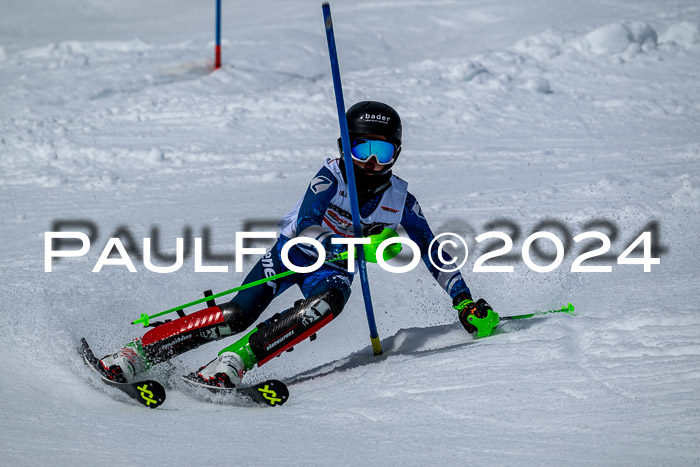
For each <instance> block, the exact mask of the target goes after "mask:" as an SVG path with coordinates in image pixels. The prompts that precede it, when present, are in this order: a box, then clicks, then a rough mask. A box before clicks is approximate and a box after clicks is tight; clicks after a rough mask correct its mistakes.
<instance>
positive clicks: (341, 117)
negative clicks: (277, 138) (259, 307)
mask: <svg viewBox="0 0 700 467" xmlns="http://www.w3.org/2000/svg"><path fill="white" fill-rule="evenodd" d="M321 8H322V9H323V23H324V25H325V28H326V42H327V43H328V55H329V57H330V60H331V74H332V75H333V89H334V91H335V104H336V107H337V110H338V123H339V124H340V139H341V142H342V147H343V148H345V151H346V152H345V154H346V155H347V156H346V157H345V158H344V159H345V174H346V177H347V179H348V180H347V182H348V183H347V185H348V194H349V195H350V211H351V213H352V227H353V233H354V235H355V237H356V238H362V221H361V218H360V203H359V201H358V199H357V189H356V186H355V171H354V167H353V162H352V157H350V132H349V131H348V121H347V118H346V117H345V101H344V100H343V86H342V84H341V82H340V65H339V64H338V50H337V49H336V46H335V34H334V32H333V19H332V18H331V6H330V5H329V4H328V3H327V2H325V3H323V5H322V6H321ZM357 264H358V266H359V269H360V283H361V285H362V297H363V298H364V300H365V313H366V314H367V324H368V325H369V338H370V342H371V343H372V351H373V352H374V355H381V353H382V342H381V341H380V340H379V333H378V332H377V323H376V322H375V320H374V307H373V306H372V296H371V295H370V290H369V277H368V276H367V265H366V263H365V253H364V250H363V249H362V248H360V249H359V251H358V255H357Z"/></svg>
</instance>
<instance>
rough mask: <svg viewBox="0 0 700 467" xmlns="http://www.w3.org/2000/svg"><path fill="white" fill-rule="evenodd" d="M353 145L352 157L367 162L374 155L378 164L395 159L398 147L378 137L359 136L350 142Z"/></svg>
mask: <svg viewBox="0 0 700 467" xmlns="http://www.w3.org/2000/svg"><path fill="white" fill-rule="evenodd" d="M350 146H352V150H351V152H352V158H353V159H355V160H357V161H360V162H367V161H368V160H370V158H372V157H373V156H374V158H375V159H376V160H377V163H378V164H382V165H385V164H389V163H390V162H392V161H393V160H394V153H395V152H396V148H395V147H394V145H393V144H391V143H390V142H388V141H381V140H376V139H365V138H357V139H354V140H353V141H352V143H351V144H350Z"/></svg>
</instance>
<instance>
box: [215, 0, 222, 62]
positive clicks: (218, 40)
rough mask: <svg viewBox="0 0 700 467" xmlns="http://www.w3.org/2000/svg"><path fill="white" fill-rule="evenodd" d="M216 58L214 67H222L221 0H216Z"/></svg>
mask: <svg viewBox="0 0 700 467" xmlns="http://www.w3.org/2000/svg"><path fill="white" fill-rule="evenodd" d="M215 47H216V50H215V54H216V59H215V60H214V69H218V68H221V0H216V46H215Z"/></svg>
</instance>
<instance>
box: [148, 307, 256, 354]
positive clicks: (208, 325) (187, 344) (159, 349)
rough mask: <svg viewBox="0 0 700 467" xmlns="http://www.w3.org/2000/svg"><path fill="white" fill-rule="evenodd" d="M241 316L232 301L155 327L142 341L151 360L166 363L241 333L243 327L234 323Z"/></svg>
mask: <svg viewBox="0 0 700 467" xmlns="http://www.w3.org/2000/svg"><path fill="white" fill-rule="evenodd" d="M241 315H242V312H241V311H240V309H238V307H236V305H234V304H230V303H227V304H225V305H221V306H220V307H219V306H212V307H209V308H205V309H204V310H199V311H195V312H194V313H191V314H189V315H187V316H184V317H182V318H178V319H176V320H173V321H168V322H166V323H164V324H161V325H159V326H157V327H155V328H153V329H151V330H150V331H148V332H146V334H144V335H143V337H142V338H141V344H142V345H143V349H144V351H145V352H146V355H147V357H148V359H149V360H151V361H152V362H153V363H157V362H162V361H165V360H168V359H170V358H172V357H175V356H176V355H180V354H181V353H183V352H186V351H188V350H192V349H195V348H197V347H199V346H200V345H202V344H205V343H207V342H212V341H216V340H219V339H222V338H224V337H226V336H230V335H231V334H235V333H237V332H240V331H241V330H242V329H239V328H237V327H234V326H236V325H239V324H240V323H239V321H238V320H239V319H240V316H241ZM229 323H231V324H229ZM232 324H233V325H234V326H232ZM243 329H245V328H243Z"/></svg>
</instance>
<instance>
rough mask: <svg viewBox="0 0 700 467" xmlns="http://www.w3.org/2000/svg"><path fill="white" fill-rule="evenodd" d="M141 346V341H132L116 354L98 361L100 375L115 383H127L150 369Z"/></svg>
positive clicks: (149, 363)
mask: <svg viewBox="0 0 700 467" xmlns="http://www.w3.org/2000/svg"><path fill="white" fill-rule="evenodd" d="M151 365H152V363H151V362H150V361H149V360H148V358H147V357H146V353H145V352H144V350H143V346H142V345H141V339H134V340H133V341H132V342H129V343H128V344H126V345H125V346H124V347H122V348H121V349H119V351H117V353H115V354H112V355H107V356H105V357H104V358H102V359H101V360H100V367H101V371H102V374H103V375H104V376H105V377H106V378H108V379H110V380H111V381H115V382H117V383H129V382H131V381H133V380H134V378H135V376H136V375H138V374H140V373H143V372H144V371H146V370H147V369H149V368H150V367H151Z"/></svg>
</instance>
